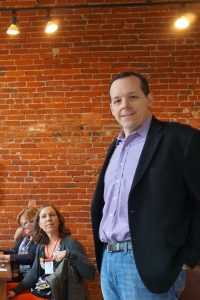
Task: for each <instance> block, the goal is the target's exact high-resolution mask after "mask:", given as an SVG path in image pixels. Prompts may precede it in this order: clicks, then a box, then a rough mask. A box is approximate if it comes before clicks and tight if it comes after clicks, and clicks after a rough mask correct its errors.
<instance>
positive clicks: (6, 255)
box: [0, 253, 10, 261]
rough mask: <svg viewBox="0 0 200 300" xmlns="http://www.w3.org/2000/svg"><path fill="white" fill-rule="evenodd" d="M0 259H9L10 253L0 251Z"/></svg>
mask: <svg viewBox="0 0 200 300" xmlns="http://www.w3.org/2000/svg"><path fill="white" fill-rule="evenodd" d="M0 260H5V261H10V255H8V254H3V253H0Z"/></svg>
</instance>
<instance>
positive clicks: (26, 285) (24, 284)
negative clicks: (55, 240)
mask: <svg viewBox="0 0 200 300" xmlns="http://www.w3.org/2000/svg"><path fill="white" fill-rule="evenodd" d="M40 249H41V245H38V246H37V249H36V257H35V260H34V263H33V266H32V268H31V270H30V271H28V272H27V273H26V275H25V277H24V279H23V280H22V281H21V282H20V284H19V285H18V286H17V287H16V288H14V289H13V291H14V292H15V294H16V295H18V294H20V293H22V292H23V291H25V290H27V289H30V288H32V287H34V285H35V284H36V282H37V280H38V274H39V253H40Z"/></svg>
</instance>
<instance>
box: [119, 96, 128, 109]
mask: <svg viewBox="0 0 200 300" xmlns="http://www.w3.org/2000/svg"><path fill="white" fill-rule="evenodd" d="M121 104H122V108H127V107H129V101H128V99H127V98H125V97H124V98H122V103H121Z"/></svg>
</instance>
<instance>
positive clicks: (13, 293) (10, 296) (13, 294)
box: [7, 291, 15, 299]
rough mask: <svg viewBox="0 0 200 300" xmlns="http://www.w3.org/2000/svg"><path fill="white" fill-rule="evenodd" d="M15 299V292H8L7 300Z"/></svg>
mask: <svg viewBox="0 0 200 300" xmlns="http://www.w3.org/2000/svg"><path fill="white" fill-rule="evenodd" d="M13 297H15V292H14V291H8V293H7V299H10V298H13Z"/></svg>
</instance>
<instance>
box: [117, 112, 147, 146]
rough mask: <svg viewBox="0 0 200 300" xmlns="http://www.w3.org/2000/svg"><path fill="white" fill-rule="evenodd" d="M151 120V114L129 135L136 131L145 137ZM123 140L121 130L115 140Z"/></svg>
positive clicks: (122, 131)
mask: <svg viewBox="0 0 200 300" xmlns="http://www.w3.org/2000/svg"><path fill="white" fill-rule="evenodd" d="M151 120H152V115H150V116H149V117H148V118H147V119H146V120H145V121H144V123H143V124H142V125H141V126H140V127H139V128H138V129H137V130H135V131H133V132H132V133H130V134H129V136H132V135H135V133H137V134H138V135H140V136H141V137H146V136H147V133H148V130H149V127H150V124H151ZM123 140H125V138H124V130H121V131H120V133H119V135H118V137H117V142H116V143H117V144H118V143H119V142H122V141H123Z"/></svg>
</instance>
